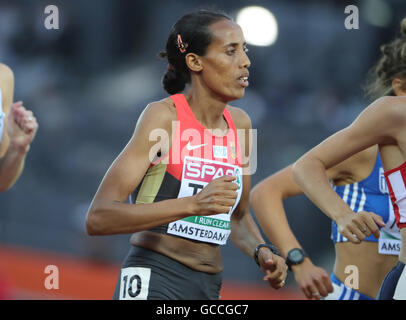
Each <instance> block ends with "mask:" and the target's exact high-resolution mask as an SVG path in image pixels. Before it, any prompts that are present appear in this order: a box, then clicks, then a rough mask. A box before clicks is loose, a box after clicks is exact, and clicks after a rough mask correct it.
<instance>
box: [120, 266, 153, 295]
mask: <svg viewBox="0 0 406 320" xmlns="http://www.w3.org/2000/svg"><path fill="white" fill-rule="evenodd" d="M150 277H151V269H148V268H134V267H129V268H124V269H122V270H121V277H120V278H121V279H120V300H146V299H147V296H148V288H149V280H150Z"/></svg>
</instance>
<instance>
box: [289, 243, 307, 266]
mask: <svg viewBox="0 0 406 320" xmlns="http://www.w3.org/2000/svg"><path fill="white" fill-rule="evenodd" d="M305 257H307V254H306V252H305V251H304V250H303V249H300V248H294V249H292V250H290V251H289V252H288V255H287V257H286V265H287V266H288V268H289V270H292V266H295V265H298V264H301V263H302V262H303V261H304V258H305Z"/></svg>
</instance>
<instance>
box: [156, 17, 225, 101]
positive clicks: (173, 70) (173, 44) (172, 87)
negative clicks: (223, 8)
mask: <svg viewBox="0 0 406 320" xmlns="http://www.w3.org/2000/svg"><path fill="white" fill-rule="evenodd" d="M223 19H227V20H232V18H230V17H229V16H228V15H227V14H225V13H223V12H220V11H211V10H199V11H196V12H192V13H189V14H186V15H184V16H183V17H182V18H180V19H179V20H178V22H176V23H175V25H174V26H173V27H172V29H171V31H170V34H169V37H168V41H167V43H166V51H164V52H161V53H159V56H160V57H161V58H167V59H168V70H167V71H166V73H165V75H164V76H163V78H162V84H163V87H164V89H165V90H166V91H167V92H168V93H169V94H175V93H179V92H181V91H183V90H184V89H185V86H186V83H189V82H190V80H191V79H190V72H189V69H188V67H187V65H186V59H185V56H186V54H188V53H190V52H193V53H195V54H197V55H199V56H204V55H205V54H206V50H207V47H208V46H209V45H210V43H211V41H212V34H211V32H210V30H209V26H210V25H212V24H213V23H215V22H217V21H220V20H223ZM178 35H180V36H181V39H182V42H183V43H184V44H185V45H186V47H185V49H186V51H183V50H180V48H179V46H178ZM182 49H183V48H182ZM182 51H183V52H182Z"/></svg>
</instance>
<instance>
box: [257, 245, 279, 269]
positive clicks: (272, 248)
mask: <svg viewBox="0 0 406 320" xmlns="http://www.w3.org/2000/svg"><path fill="white" fill-rule="evenodd" d="M263 247H266V248H268V249H269V250H271V252H272V253H273V254H276V255H278V256H281V254H280V252H279V251H278V249H277V248H276V247H275V246H274V245H272V244H268V243H261V244H259V245H258V246H257V247H256V248H255V253H254V260H255V262H256V263H257V265H259V261H258V254H259V249H261V248H263Z"/></svg>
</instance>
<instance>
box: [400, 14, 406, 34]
mask: <svg viewBox="0 0 406 320" xmlns="http://www.w3.org/2000/svg"><path fill="white" fill-rule="evenodd" d="M400 32H401V33H402V36H403V37H404V38H406V18H403V20H402V22H401V23H400Z"/></svg>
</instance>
